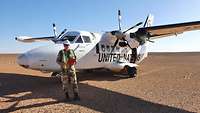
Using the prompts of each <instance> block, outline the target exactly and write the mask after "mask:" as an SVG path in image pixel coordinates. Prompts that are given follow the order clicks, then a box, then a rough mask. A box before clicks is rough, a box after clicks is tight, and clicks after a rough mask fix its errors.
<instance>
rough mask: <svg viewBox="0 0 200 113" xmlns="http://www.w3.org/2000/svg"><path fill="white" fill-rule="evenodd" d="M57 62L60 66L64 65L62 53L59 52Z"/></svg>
mask: <svg viewBox="0 0 200 113" xmlns="http://www.w3.org/2000/svg"><path fill="white" fill-rule="evenodd" d="M56 62H57V63H58V64H59V65H60V66H62V65H63V62H62V51H59V53H58V55H57V59H56Z"/></svg>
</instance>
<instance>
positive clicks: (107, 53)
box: [15, 10, 200, 77]
mask: <svg viewBox="0 0 200 113" xmlns="http://www.w3.org/2000/svg"><path fill="white" fill-rule="evenodd" d="M153 20H154V16H152V15H151V14H150V15H148V16H147V18H146V20H145V22H144V25H143V27H139V26H140V25H142V24H143V22H139V23H137V24H136V25H134V26H132V27H131V28H129V29H127V30H122V29H121V12H120V10H118V24H119V25H118V30H113V31H108V32H105V33H103V34H102V35H101V34H98V33H94V32H89V31H67V29H64V30H63V31H62V32H61V33H60V34H59V35H57V32H56V26H55V24H53V32H54V36H49V37H38V38H37V37H36V38H32V37H28V36H19V37H15V39H16V40H17V41H20V42H24V43H32V42H38V41H50V42H53V43H50V44H49V45H45V46H41V47H38V48H35V49H32V50H30V51H28V52H26V53H23V54H21V55H19V56H18V58H17V63H18V64H19V65H20V66H22V67H24V68H27V69H32V70H38V71H41V72H52V76H55V75H59V74H61V68H60V66H59V65H58V64H57V63H56V58H57V54H58V52H59V50H61V49H63V42H65V41H67V40H68V41H69V42H70V48H71V49H73V50H74V51H75V54H76V56H77V63H76V65H75V67H76V69H78V70H99V69H106V70H111V71H113V72H117V73H123V76H125V77H135V76H136V75H137V66H138V65H139V64H140V62H141V61H143V60H144V59H145V58H146V57H147V55H148V50H147V49H148V43H149V42H151V43H153V42H154V41H153V40H154V39H158V38H162V37H167V36H172V35H178V34H181V33H183V32H186V31H192V30H200V21H193V22H185V23H176V24H168V25H159V26H152V24H153Z"/></svg>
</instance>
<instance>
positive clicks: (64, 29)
mask: <svg viewBox="0 0 200 113" xmlns="http://www.w3.org/2000/svg"><path fill="white" fill-rule="evenodd" d="M66 31H67V29H64V30H63V31H62V32H61V33H60V35H59V36H58V37H57V39H59V38H60V37H61V36H62V35H63V34H64V33H65V32H66Z"/></svg>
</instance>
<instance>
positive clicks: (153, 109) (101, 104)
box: [0, 73, 191, 113]
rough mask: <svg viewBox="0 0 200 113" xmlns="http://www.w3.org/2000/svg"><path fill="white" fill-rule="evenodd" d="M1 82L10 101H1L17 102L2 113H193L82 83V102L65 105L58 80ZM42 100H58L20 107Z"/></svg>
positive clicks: (16, 77) (11, 77) (12, 77)
mask: <svg viewBox="0 0 200 113" xmlns="http://www.w3.org/2000/svg"><path fill="white" fill-rule="evenodd" d="M91 77H93V76H91ZM102 77H105V78H102V79H106V76H102ZM88 78H89V76H88ZM0 83H1V86H0V98H6V99H8V100H5V101H2V102H14V104H13V105H11V106H10V107H9V108H6V109H0V112H1V113H2V112H13V111H16V110H21V109H29V108H34V107H40V106H46V105H54V104H57V103H64V104H74V105H80V106H84V107H87V108H89V109H93V110H95V111H98V112H105V113H164V112H165V113H169V112H170V113H191V112H190V111H186V110H183V109H179V108H175V107H170V106H167V105H162V104H158V103H153V102H149V101H146V100H143V99H140V98H137V97H133V96H129V95H126V94H122V93H119V92H114V91H110V90H107V89H103V88H99V87H95V86H91V85H88V84H84V83H80V84H79V87H80V95H81V101H77V102H68V103H66V102H63V100H64V95H63V92H62V89H61V85H60V83H59V80H58V78H52V77H38V76H32V75H23V74H12V73H0ZM23 92H30V93H27V94H25V95H22V96H17V97H16V96H15V97H13V96H10V95H12V94H20V93H23ZM39 98H52V99H55V100H56V101H50V102H43V103H36V104H32V105H25V106H17V105H18V103H19V102H20V101H23V100H29V99H39Z"/></svg>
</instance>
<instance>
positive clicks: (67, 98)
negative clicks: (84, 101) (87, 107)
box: [65, 92, 70, 101]
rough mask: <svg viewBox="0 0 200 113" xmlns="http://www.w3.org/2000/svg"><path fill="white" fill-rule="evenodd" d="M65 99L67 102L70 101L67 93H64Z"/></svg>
mask: <svg viewBox="0 0 200 113" xmlns="http://www.w3.org/2000/svg"><path fill="white" fill-rule="evenodd" d="M65 99H66V100H67V101H69V100H70V97H69V94H68V92H65Z"/></svg>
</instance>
